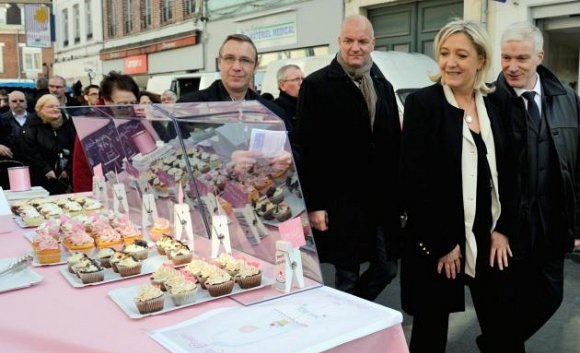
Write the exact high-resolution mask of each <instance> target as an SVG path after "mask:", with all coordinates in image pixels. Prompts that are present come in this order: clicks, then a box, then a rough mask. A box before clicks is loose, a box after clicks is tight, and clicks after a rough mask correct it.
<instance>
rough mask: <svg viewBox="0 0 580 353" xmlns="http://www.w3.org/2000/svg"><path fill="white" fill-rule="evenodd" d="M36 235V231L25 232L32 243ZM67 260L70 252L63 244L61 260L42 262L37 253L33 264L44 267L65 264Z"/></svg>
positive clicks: (25, 235)
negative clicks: (49, 262)
mask: <svg viewBox="0 0 580 353" xmlns="http://www.w3.org/2000/svg"><path fill="white" fill-rule="evenodd" d="M35 236H36V233H35V232H25V233H24V237H25V238H26V240H28V241H29V242H30V243H32V242H33V241H34V237H35ZM67 261H68V252H67V251H66V250H65V249H63V248H62V246H61V247H60V261H59V262H53V263H51V264H41V263H40V262H38V260H37V259H36V254H34V259H33V260H32V266H34V267H43V266H56V265H64V264H66V262H67Z"/></svg>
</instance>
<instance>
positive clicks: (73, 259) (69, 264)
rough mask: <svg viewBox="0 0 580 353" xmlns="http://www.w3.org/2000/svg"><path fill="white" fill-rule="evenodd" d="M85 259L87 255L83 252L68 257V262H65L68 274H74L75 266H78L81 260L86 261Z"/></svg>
mask: <svg viewBox="0 0 580 353" xmlns="http://www.w3.org/2000/svg"><path fill="white" fill-rule="evenodd" d="M86 258H87V254H85V253H83V252H73V253H72V254H70V255H69V257H68V260H67V262H66V264H67V268H68V272H70V273H75V271H74V267H75V265H76V264H78V263H79V262H80V261H81V260H83V259H86Z"/></svg>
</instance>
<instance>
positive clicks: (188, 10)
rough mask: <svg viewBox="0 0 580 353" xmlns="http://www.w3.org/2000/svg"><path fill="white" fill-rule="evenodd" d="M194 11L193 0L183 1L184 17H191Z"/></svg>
mask: <svg viewBox="0 0 580 353" xmlns="http://www.w3.org/2000/svg"><path fill="white" fill-rule="evenodd" d="M194 11H195V1H194V0H183V12H184V13H185V15H186V16H187V15H191V14H192V13H193V12H194Z"/></svg>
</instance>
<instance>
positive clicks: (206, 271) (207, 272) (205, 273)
mask: <svg viewBox="0 0 580 353" xmlns="http://www.w3.org/2000/svg"><path fill="white" fill-rule="evenodd" d="M219 270H220V269H219V267H217V266H216V265H213V264H209V263H207V262H206V263H205V264H204V265H203V266H202V268H201V271H200V272H199V275H198V276H197V281H198V282H199V285H200V286H201V288H203V289H207V287H206V285H205V282H206V281H207V279H208V278H209V277H210V276H211V275H213V274H214V273H215V272H217V271H219Z"/></svg>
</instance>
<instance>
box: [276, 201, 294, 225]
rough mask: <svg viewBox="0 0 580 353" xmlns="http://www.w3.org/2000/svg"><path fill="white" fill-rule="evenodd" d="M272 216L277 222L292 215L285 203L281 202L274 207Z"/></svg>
mask: <svg viewBox="0 0 580 353" xmlns="http://www.w3.org/2000/svg"><path fill="white" fill-rule="evenodd" d="M274 217H275V218H276V220H277V221H278V222H284V221H286V220H288V219H290V217H292V211H291V210H290V206H288V204H287V203H285V202H281V203H279V204H277V205H276V208H275V209H274Z"/></svg>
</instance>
